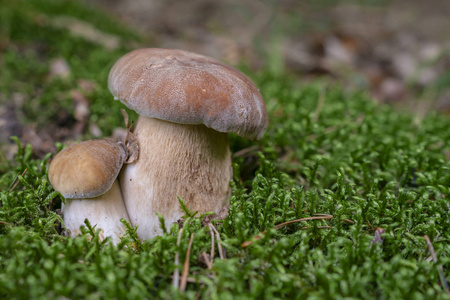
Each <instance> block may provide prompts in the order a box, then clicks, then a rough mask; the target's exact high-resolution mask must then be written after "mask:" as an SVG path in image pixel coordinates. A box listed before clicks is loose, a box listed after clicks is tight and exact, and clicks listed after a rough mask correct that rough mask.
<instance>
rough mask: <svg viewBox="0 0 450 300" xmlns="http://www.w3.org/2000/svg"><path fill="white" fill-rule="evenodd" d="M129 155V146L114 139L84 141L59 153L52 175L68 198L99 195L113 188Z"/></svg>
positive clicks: (52, 164) (57, 188)
mask: <svg viewBox="0 0 450 300" xmlns="http://www.w3.org/2000/svg"><path fill="white" fill-rule="evenodd" d="M125 156H126V155H125V149H124V148H123V147H122V146H121V145H119V144H117V143H116V142H113V141H111V140H92V141H86V142H81V143H79V144H76V145H73V146H70V147H67V148H65V149H64V150H62V151H61V152H59V153H58V154H57V155H56V156H55V158H54V159H53V161H52V162H51V164H50V168H49V172H48V178H49V180H50V183H51V184H52V186H53V188H54V189H55V190H57V191H58V192H60V193H61V194H62V195H63V196H64V197H65V198H69V199H84V198H94V197H98V196H100V195H102V194H104V193H106V192H107V191H108V190H109V189H110V188H111V186H112V184H113V183H114V180H115V179H116V178H117V175H118V174H119V171H120V169H121V167H122V165H123V161H124V159H125Z"/></svg>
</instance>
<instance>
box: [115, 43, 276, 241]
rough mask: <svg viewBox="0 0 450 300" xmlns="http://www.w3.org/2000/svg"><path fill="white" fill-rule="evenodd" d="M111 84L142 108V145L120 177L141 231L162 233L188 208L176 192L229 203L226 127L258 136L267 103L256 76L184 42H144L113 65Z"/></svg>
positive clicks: (204, 205) (201, 201)
mask: <svg viewBox="0 0 450 300" xmlns="http://www.w3.org/2000/svg"><path fill="white" fill-rule="evenodd" d="M108 87H109V90H110V91H111V93H112V94H113V96H114V98H115V99H116V100H117V99H120V100H121V101H122V102H123V103H124V104H125V105H126V106H127V107H128V108H130V109H133V110H135V111H136V112H137V113H138V114H139V115H140V116H139V119H138V121H137V124H136V128H135V130H134V134H135V136H136V138H137V140H138V143H139V147H140V153H139V159H138V160H137V162H136V163H134V164H130V165H126V166H124V168H123V169H122V171H121V173H120V175H119V178H120V180H119V181H120V184H121V189H122V194H123V197H124V202H125V205H126V208H127V211H128V213H129V216H130V219H131V223H132V224H133V225H138V226H139V228H138V236H139V237H140V238H144V239H145V238H150V237H153V236H155V235H158V234H160V233H161V231H160V228H159V220H158V218H157V216H156V214H155V212H159V213H161V214H162V215H163V216H164V218H165V223H166V224H167V226H170V224H171V223H172V222H174V221H176V220H177V219H179V218H180V217H181V216H182V214H183V213H182V211H181V210H180V208H179V203H178V201H177V196H179V197H181V198H182V199H183V200H184V201H185V203H186V205H187V206H188V207H189V208H190V209H192V210H194V211H199V213H203V212H208V211H213V212H216V213H217V212H219V210H220V209H221V208H222V207H223V206H224V205H225V204H226V201H227V198H228V196H229V194H230V187H229V182H230V180H231V178H232V168H231V158H230V151H229V147H228V139H227V134H226V133H227V132H235V133H237V134H239V135H241V136H243V137H246V138H251V139H258V138H260V137H261V136H262V135H263V134H264V132H265V129H266V127H267V111H266V107H265V104H264V101H263V99H262V96H261V94H260V93H259V90H258V89H257V87H256V86H255V85H254V84H253V82H252V81H251V80H250V79H249V78H248V77H246V76H245V75H244V74H242V73H241V72H239V71H237V70H236V69H234V68H232V67H230V66H228V65H225V64H223V63H221V62H219V61H217V60H215V59H212V58H209V57H206V56H203V55H199V54H195V53H191V52H186V51H181V50H171V49H139V50H135V51H132V52H130V53H128V54H126V55H125V56H123V57H122V58H120V59H119V60H118V61H117V62H116V63H115V64H114V66H113V67H112V69H111V71H110V73H109V78H108Z"/></svg>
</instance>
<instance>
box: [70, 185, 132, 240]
mask: <svg viewBox="0 0 450 300" xmlns="http://www.w3.org/2000/svg"><path fill="white" fill-rule="evenodd" d="M63 212H64V224H65V226H66V228H67V229H68V230H69V231H70V236H72V237H73V236H76V235H79V234H80V233H81V232H80V226H82V225H84V220H85V219H88V220H89V222H90V223H91V224H92V225H93V226H94V225H97V226H96V229H100V239H101V240H103V239H105V238H106V237H111V238H112V240H113V243H114V244H117V243H119V242H120V237H122V236H123V235H124V234H125V232H126V228H125V226H124V225H123V224H122V223H121V222H120V219H121V218H124V219H125V220H127V221H128V222H130V219H129V218H128V213H127V210H126V208H125V205H124V203H123V201H122V194H121V192H120V186H119V183H118V180H117V179H116V180H115V181H114V183H113V185H112V186H111V188H110V189H109V191H108V192H106V193H105V194H103V195H100V196H98V197H95V198H90V199H66V203H65V204H64V206H63Z"/></svg>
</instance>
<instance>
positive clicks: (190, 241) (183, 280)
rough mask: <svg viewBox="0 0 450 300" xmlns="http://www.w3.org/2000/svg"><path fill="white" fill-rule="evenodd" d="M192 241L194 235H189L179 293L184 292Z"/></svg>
mask: <svg viewBox="0 0 450 300" xmlns="http://www.w3.org/2000/svg"><path fill="white" fill-rule="evenodd" d="M193 240H194V234H193V233H192V234H191V238H190V240H189V245H188V248H187V251H186V259H185V260H184V266H183V274H181V283H180V291H182V292H184V291H185V290H186V285H187V280H188V274H189V261H190V256H191V247H192V241H193Z"/></svg>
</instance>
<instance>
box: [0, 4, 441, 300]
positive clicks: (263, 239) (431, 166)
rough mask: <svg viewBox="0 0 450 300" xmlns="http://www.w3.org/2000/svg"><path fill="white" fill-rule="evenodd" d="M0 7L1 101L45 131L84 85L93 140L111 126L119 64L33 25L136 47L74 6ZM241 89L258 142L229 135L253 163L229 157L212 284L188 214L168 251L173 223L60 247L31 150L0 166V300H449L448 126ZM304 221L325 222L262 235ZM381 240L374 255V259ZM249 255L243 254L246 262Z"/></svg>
mask: <svg viewBox="0 0 450 300" xmlns="http://www.w3.org/2000/svg"><path fill="white" fill-rule="evenodd" d="M0 3H1V6H0V16H1V18H0V19H1V21H0V22H1V24H2V26H1V28H2V30H1V31H0V34H1V35H0V36H1V40H2V41H4V42H3V44H2V45H4V47H2V48H1V49H2V50H1V51H2V53H1V55H2V56H1V60H0V68H1V74H2V76H1V78H0V88H1V95H2V101H10V99H11V97H12V95H13V94H14V93H18V92H20V93H22V94H23V95H24V97H26V100H27V101H25V104H24V107H23V112H24V117H23V118H24V120H22V121H23V122H34V123H36V124H38V125H39V126H48V122H49V121H48V118H57V117H58V115H60V114H61V112H65V113H67V114H69V115H72V114H73V103H72V98H71V96H70V91H71V90H72V89H74V88H77V85H78V83H77V82H78V80H79V79H87V80H91V81H92V82H93V83H94V86H95V87H94V89H93V90H92V91H91V92H89V93H87V94H86V97H88V98H89V100H90V103H91V105H90V110H91V117H90V118H91V119H90V121H91V122H94V123H95V124H98V126H99V127H100V128H101V129H102V131H103V133H104V134H105V135H107V134H109V133H110V132H111V131H112V129H113V128H114V127H116V126H122V122H123V121H122V116H121V114H120V108H121V107H122V106H121V105H120V103H118V102H113V101H111V100H112V99H111V98H112V97H111V96H110V94H109V92H108V90H107V87H106V76H107V73H108V70H109V68H110V66H111V64H112V63H113V62H114V61H115V60H116V59H117V58H118V57H119V56H121V55H122V54H123V53H124V52H126V51H128V50H129V49H128V48H127V47H126V46H121V47H119V48H117V49H114V50H108V49H106V48H105V47H103V46H101V45H98V44H94V43H92V42H89V41H86V40H84V39H82V38H77V37H74V36H73V35H71V34H70V33H69V32H68V31H67V30H65V29H64V30H63V29H61V28H54V27H52V26H47V25H48V24H49V23H48V22H50V21H48V22H47V21H44V22H42V19H45V20H49V19H51V18H52V17H53V16H56V15H69V16H72V17H74V18H79V19H82V20H83V21H85V22H89V23H90V24H92V25H93V26H95V27H96V28H98V29H101V30H102V31H105V32H109V33H112V34H115V35H117V36H119V37H120V38H121V39H124V40H126V39H127V38H128V36H132V37H133V36H134V35H133V34H132V35H129V34H128V31H127V29H124V28H122V27H120V26H119V25H117V24H116V22H115V21H114V20H112V19H110V18H108V17H107V16H105V15H103V14H101V13H98V12H97V11H95V10H93V9H91V8H85V7H84V6H82V5H81V4H79V3H78V2H72V1H61V2H59V1H14V2H8V3H6V2H0ZM47 4H48V6H47ZM19 8H23V9H19ZM41 15H44V16H45V17H42V16H41ZM30 16H31V17H30ZM133 39H134V38H133ZM5 41H6V42H5ZM57 57H62V58H64V59H65V60H66V61H68V62H69V64H70V67H71V76H70V77H69V78H66V79H59V80H49V79H48V72H49V69H48V68H49V64H48V62H49V60H51V59H53V58H57ZM251 75H252V76H253V79H254V80H255V82H256V84H257V85H258V86H259V87H260V88H261V92H262V94H263V96H264V98H265V99H266V102H267V107H268V111H269V119H270V125H269V128H268V131H267V133H266V135H265V136H264V138H263V139H262V140H261V141H258V142H252V141H248V140H245V139H243V138H240V137H238V136H236V135H230V144H231V149H232V151H233V152H234V153H237V152H238V151H240V150H242V149H244V148H248V147H252V148H248V149H247V152H246V154H245V155H240V156H235V157H234V168H235V176H234V181H233V182H232V186H233V194H232V196H231V198H230V212H229V216H228V217H227V218H226V219H225V220H223V221H218V222H216V227H217V229H218V231H219V232H220V235H221V238H222V245H223V246H224V248H225V249H226V252H227V253H226V255H227V258H226V259H219V258H218V257H217V256H218V253H217V247H216V254H215V255H216V258H215V259H214V264H213V268H212V270H209V269H207V268H205V267H204V266H202V264H201V263H200V262H199V261H198V257H199V255H200V254H201V253H202V252H207V253H209V252H210V250H211V236H210V232H209V228H208V227H202V225H201V220H200V218H198V217H196V215H195V213H194V212H191V211H190V210H189V208H188V207H184V210H185V212H186V218H185V221H184V227H183V235H182V238H181V243H180V244H179V245H178V246H177V235H178V229H179V225H178V224H173V225H172V227H171V230H170V232H168V233H166V234H164V235H163V236H160V237H156V238H154V239H152V240H149V241H146V242H144V243H140V242H139V241H137V240H136V239H135V233H134V229H133V228H131V227H129V228H128V229H129V235H128V236H127V237H126V238H124V239H123V241H122V243H121V244H119V245H118V246H112V245H108V244H107V243H104V242H100V241H99V239H98V233H96V232H95V228H92V227H91V226H90V225H88V224H86V225H87V227H88V228H87V229H86V230H84V235H83V236H80V237H77V238H74V239H72V238H66V237H63V236H60V235H58V233H57V231H58V227H59V225H58V224H59V222H60V221H61V219H60V217H59V216H58V215H57V213H56V212H55V210H56V209H57V208H59V207H60V204H61V201H62V199H61V197H60V196H59V194H58V193H56V192H54V191H53V189H52V187H51V186H50V184H49V183H48V178H47V160H48V158H49V156H47V157H46V158H44V159H33V156H32V149H31V147H30V146H23V145H20V143H19V142H17V143H18V148H19V153H18V154H17V156H16V158H15V160H14V161H8V160H6V159H5V158H1V160H0V172H1V173H0V201H1V202H0V221H2V222H0V298H5V299H29V298H32V299H49V298H58V297H67V298H70V299H79V298H86V299H104V298H108V299H109V298H129V299H144V298H189V299H190V298H202V299H227V298H229V299H231V298H242V299H255V298H270V299H272V298H280V299H286V298H295V299H296V298H299V299H304V298H308V299H337V298H361V299H448V298H449V297H448V296H447V295H446V293H445V291H444V288H443V287H442V284H441V282H440V279H439V269H438V265H441V266H442V267H443V272H444V275H445V276H446V277H447V280H449V279H450V272H449V267H450V253H449V252H450V248H449V247H448V245H449V243H450V240H449V239H450V215H449V214H450V210H449V199H450V162H449V156H450V131H449V130H448V128H450V120H449V119H448V117H444V116H439V115H435V114H430V115H428V116H426V117H425V118H424V119H423V120H422V121H421V122H418V120H417V119H415V117H414V116H412V115H409V114H406V113H401V112H397V111H394V110H393V109H392V108H390V107H388V106H381V105H378V104H376V103H375V102H373V101H372V100H371V99H370V98H369V97H367V96H366V95H365V94H364V93H361V92H355V91H351V92H350V91H347V90H344V89H342V88H340V87H339V86H335V85H333V84H327V83H322V82H316V83H308V84H303V83H302V82H301V80H299V79H297V78H291V77H289V76H287V75H274V74H272V73H271V72H269V71H262V72H260V73H258V74H251ZM55 100H56V101H55ZM132 117H134V115H132ZM88 136H89V135H85V136H83V138H87V137H88ZM252 149H253V150H252ZM25 169H27V172H25V173H24V170H25ZM22 174H23V176H22ZM314 214H330V215H333V218H332V219H327V220H314V221H303V222H299V223H293V224H290V225H287V226H284V227H282V228H279V229H274V226H275V225H277V224H280V223H283V222H286V221H291V220H296V219H300V218H307V217H311V216H313V215H314ZM378 227H380V228H383V229H384V230H385V231H386V233H385V234H384V235H383V237H384V242H383V243H382V244H380V243H375V244H374V245H371V242H372V240H373V238H374V234H375V230H376V229H377V228H378ZM263 231H265V234H264V235H259V233H260V232H263ZM191 233H194V242H193V246H192V251H191V263H190V273H189V277H190V278H191V279H192V282H191V281H190V283H188V286H187V291H186V292H185V293H180V292H179V291H178V290H177V289H175V288H174V287H173V286H172V275H173V272H174V270H175V269H177V268H178V269H182V266H180V265H175V263H174V261H175V254H176V253H177V252H178V253H179V254H180V262H184V260H185V255H186V250H187V247H188V242H189V237H190V236H191ZM256 235H259V236H260V239H255V238H254V237H255V236H256ZM424 235H428V236H429V237H430V239H431V241H432V243H433V246H434V249H435V251H436V254H437V257H438V263H437V264H435V263H433V262H431V261H430V260H429V259H428V258H429V257H430V253H429V251H428V248H427V245H426V242H425V239H424ZM246 241H253V243H252V244H250V245H248V246H247V247H243V246H242V244H243V243H244V242H246Z"/></svg>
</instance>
